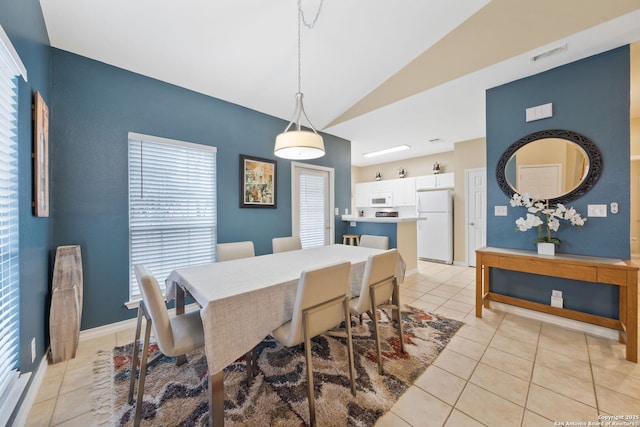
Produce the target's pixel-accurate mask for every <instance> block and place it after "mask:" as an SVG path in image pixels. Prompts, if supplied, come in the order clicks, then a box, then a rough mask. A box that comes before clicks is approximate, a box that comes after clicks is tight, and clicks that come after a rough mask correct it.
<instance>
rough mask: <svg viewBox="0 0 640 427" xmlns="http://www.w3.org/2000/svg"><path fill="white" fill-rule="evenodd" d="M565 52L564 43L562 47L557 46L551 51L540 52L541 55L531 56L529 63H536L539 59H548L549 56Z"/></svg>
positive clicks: (565, 45) (565, 46)
mask: <svg viewBox="0 0 640 427" xmlns="http://www.w3.org/2000/svg"><path fill="white" fill-rule="evenodd" d="M566 51H567V44H566V43H565V44H563V45H562V46H558V47H556V48H553V49H551V50H548V51H546V52H542V53H540V54H538V55H536V56H532V57H531V62H538V61H540V60H541V59H545V58H548V57H550V56H553V55H557V54H559V53H562V52H566Z"/></svg>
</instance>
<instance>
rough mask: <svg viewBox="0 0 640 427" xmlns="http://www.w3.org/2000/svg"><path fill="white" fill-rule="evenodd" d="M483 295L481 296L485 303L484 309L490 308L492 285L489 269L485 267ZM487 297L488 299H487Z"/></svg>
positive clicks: (483, 270)
mask: <svg viewBox="0 0 640 427" xmlns="http://www.w3.org/2000/svg"><path fill="white" fill-rule="evenodd" d="M482 282H483V287H482V288H483V294H482V295H481V296H480V298H482V301H483V302H484V308H489V296H488V294H489V292H491V284H490V283H489V267H488V266H486V265H485V266H484V268H483V269H482ZM485 295H486V297H485Z"/></svg>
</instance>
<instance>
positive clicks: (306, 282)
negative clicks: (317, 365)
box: [272, 262, 356, 426]
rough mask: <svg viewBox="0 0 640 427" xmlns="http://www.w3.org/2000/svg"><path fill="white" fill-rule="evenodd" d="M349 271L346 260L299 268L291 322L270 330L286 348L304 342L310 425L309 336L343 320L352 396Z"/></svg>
mask: <svg viewBox="0 0 640 427" xmlns="http://www.w3.org/2000/svg"><path fill="white" fill-rule="evenodd" d="M350 272H351V263H349V262H342V263H338V264H333V265H329V266H326V267H322V268H318V269H315V270H308V271H303V272H302V274H301V275H300V280H299V282H298V291H297V293H296V299H295V303H294V307H293V317H292V319H291V321H289V322H287V323H285V324H284V325H282V326H280V327H279V328H278V329H276V330H274V331H273V333H272V335H273V337H274V338H275V339H276V341H278V342H279V343H281V344H282V345H284V346H286V347H292V346H295V345H298V344H300V343H304V351H305V361H306V365H307V393H308V399H309V422H310V425H311V426H315V425H316V410H315V397H314V391H313V366H312V364H311V338H313V337H315V336H317V335H320V334H322V333H324V332H326V331H329V330H331V329H333V328H335V327H336V326H338V325H340V323H341V322H342V321H343V320H344V321H345V322H344V323H345V326H346V334H347V352H348V356H349V366H348V369H349V375H350V377H351V394H352V395H354V396H355V395H356V388H355V369H354V360H353V344H352V341H351V322H350V316H349V297H348V293H349V275H350Z"/></svg>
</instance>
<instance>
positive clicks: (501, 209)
mask: <svg viewBox="0 0 640 427" xmlns="http://www.w3.org/2000/svg"><path fill="white" fill-rule="evenodd" d="M493 215H494V216H507V207H506V206H494V207H493Z"/></svg>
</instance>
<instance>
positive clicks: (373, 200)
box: [369, 193, 393, 208]
mask: <svg viewBox="0 0 640 427" xmlns="http://www.w3.org/2000/svg"><path fill="white" fill-rule="evenodd" d="M369 206H371V207H372V208H390V207H392V206H393V196H392V194H391V193H373V194H371V197H370V203H369Z"/></svg>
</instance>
